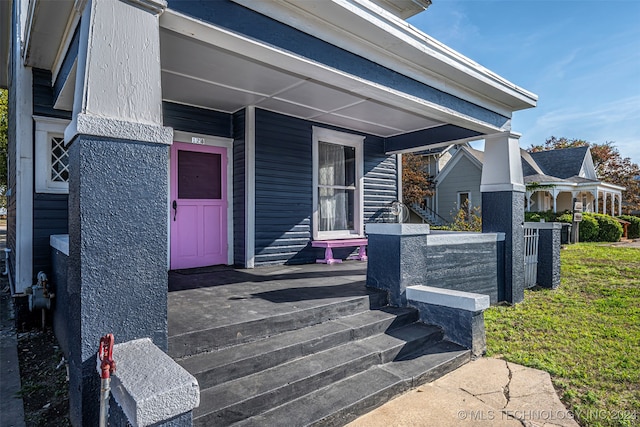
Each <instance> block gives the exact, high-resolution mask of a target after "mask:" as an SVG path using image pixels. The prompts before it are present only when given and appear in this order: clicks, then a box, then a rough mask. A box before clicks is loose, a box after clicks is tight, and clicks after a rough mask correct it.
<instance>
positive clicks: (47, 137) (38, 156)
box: [33, 116, 69, 194]
mask: <svg viewBox="0 0 640 427" xmlns="http://www.w3.org/2000/svg"><path fill="white" fill-rule="evenodd" d="M33 120H34V121H35V123H36V126H35V153H34V155H35V168H36V169H35V174H34V175H35V191H36V193H52V194H69V183H68V182H52V181H51V173H50V172H51V145H50V141H51V137H52V136H53V135H58V136H61V137H64V130H65V128H66V127H67V125H68V124H69V120H65V119H57V118H53V117H42V116H33Z"/></svg>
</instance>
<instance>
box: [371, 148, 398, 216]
mask: <svg viewBox="0 0 640 427" xmlns="http://www.w3.org/2000/svg"><path fill="white" fill-rule="evenodd" d="M384 147H385V141H384V139H382V138H377V137H373V136H368V137H367V138H366V139H365V143H364V221H365V223H366V222H394V221H395V220H396V218H395V217H393V216H392V215H391V214H390V212H389V206H390V205H391V203H393V201H394V200H398V185H397V184H398V173H397V172H398V167H397V164H396V156H395V155H392V156H387V155H385V154H384Z"/></svg>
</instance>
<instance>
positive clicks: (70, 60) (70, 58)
mask: <svg viewBox="0 0 640 427" xmlns="http://www.w3.org/2000/svg"><path fill="white" fill-rule="evenodd" d="M79 46H80V25H79V24H78V26H77V27H76V31H75V32H74V33H73V38H72V39H71V43H70V44H69V48H68V49H67V53H66V55H65V56H64V60H63V61H62V66H61V67H60V71H59V72H58V76H57V78H56V81H55V82H54V84H53V94H54V99H58V97H59V96H60V92H62V88H63V87H64V84H65V83H66V82H67V79H68V78H69V74H71V70H72V69H73V64H74V63H75V62H76V59H77V58H78V48H79ZM70 83H71V84H74V85H75V82H70Z"/></svg>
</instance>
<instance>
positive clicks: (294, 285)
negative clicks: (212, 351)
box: [168, 261, 378, 340]
mask: <svg viewBox="0 0 640 427" xmlns="http://www.w3.org/2000/svg"><path fill="white" fill-rule="evenodd" d="M366 272H367V263H366V262H362V261H346V262H344V263H342V264H334V265H325V264H305V265H293V266H287V265H278V266H268V267H258V268H254V269H235V268H232V267H227V266H216V267H204V268H199V269H189V270H175V271H171V272H169V296H168V322H169V339H170V340H171V338H172V337H176V336H179V335H184V334H189V333H192V332H195V331H199V330H204V329H212V328H219V327H225V326H229V325H233V324H236V323H240V322H247V321H260V320H261V319H267V318H270V317H273V316H274V315H285V314H288V313H293V312H296V311H299V310H303V309H309V308H313V307H316V306H323V305H327V304H331V303H337V302H342V301H346V300H349V299H351V298H354V297H362V296H366V295H371V294H375V293H378V291H376V290H372V289H367V288H366V287H365V280H366Z"/></svg>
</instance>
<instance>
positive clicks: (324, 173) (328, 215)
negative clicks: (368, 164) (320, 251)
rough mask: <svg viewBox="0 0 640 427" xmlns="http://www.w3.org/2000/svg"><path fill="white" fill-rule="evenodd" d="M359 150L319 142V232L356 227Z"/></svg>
mask: <svg viewBox="0 0 640 427" xmlns="http://www.w3.org/2000/svg"><path fill="white" fill-rule="evenodd" d="M355 195H356V149H355V147H348V146H344V145H338V144H330V143H327V142H319V143H318V214H319V224H318V231H333V230H353V229H354V218H355Z"/></svg>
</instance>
